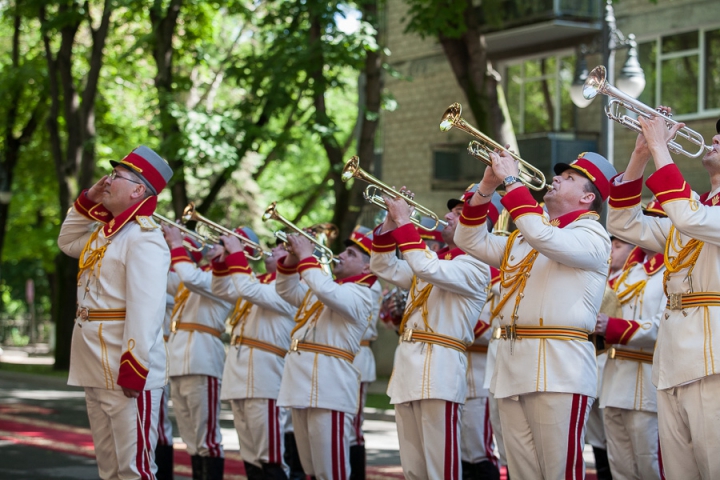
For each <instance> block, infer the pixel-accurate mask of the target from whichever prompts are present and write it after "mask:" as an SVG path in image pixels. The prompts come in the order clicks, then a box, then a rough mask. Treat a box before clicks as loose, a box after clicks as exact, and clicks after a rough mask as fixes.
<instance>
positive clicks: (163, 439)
mask: <svg viewBox="0 0 720 480" xmlns="http://www.w3.org/2000/svg"><path fill="white" fill-rule="evenodd" d="M165 415H166V412H165V390H163V392H162V395H161V396H160V415H159V418H158V445H167V444H168V440H167V435H166V432H165Z"/></svg>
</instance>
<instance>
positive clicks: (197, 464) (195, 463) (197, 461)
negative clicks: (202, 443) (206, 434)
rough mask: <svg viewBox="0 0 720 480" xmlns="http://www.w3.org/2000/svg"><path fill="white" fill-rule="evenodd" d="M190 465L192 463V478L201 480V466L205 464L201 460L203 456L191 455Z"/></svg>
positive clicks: (202, 473) (202, 475) (202, 474)
mask: <svg viewBox="0 0 720 480" xmlns="http://www.w3.org/2000/svg"><path fill="white" fill-rule="evenodd" d="M190 465H192V480H203V478H204V472H203V467H204V466H205V463H204V462H203V457H201V456H200V455H193V456H191V457H190Z"/></svg>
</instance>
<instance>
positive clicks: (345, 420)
mask: <svg viewBox="0 0 720 480" xmlns="http://www.w3.org/2000/svg"><path fill="white" fill-rule="evenodd" d="M290 410H291V412H292V423H293V427H294V428H295V441H296V443H297V449H298V454H299V455H300V462H301V463H302V466H303V470H304V471H305V473H306V474H307V475H310V476H313V477H315V478H316V479H317V480H348V479H349V478H350V434H351V430H352V421H353V416H352V415H348V414H347V413H344V412H338V411H335V410H327V409H324V408H291V409H290Z"/></svg>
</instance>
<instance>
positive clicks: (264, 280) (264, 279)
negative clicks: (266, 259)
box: [257, 272, 277, 284]
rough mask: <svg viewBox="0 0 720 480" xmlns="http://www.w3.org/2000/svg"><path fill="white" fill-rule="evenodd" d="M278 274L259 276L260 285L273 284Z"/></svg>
mask: <svg viewBox="0 0 720 480" xmlns="http://www.w3.org/2000/svg"><path fill="white" fill-rule="evenodd" d="M276 275H277V274H276V272H273V273H263V274H262V275H258V276H257V279H258V280H259V281H260V283H265V284H267V283H272V282H274V281H275V277H276Z"/></svg>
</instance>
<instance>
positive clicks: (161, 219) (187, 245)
mask: <svg viewBox="0 0 720 480" xmlns="http://www.w3.org/2000/svg"><path fill="white" fill-rule="evenodd" d="M152 216H153V218H154V219H155V220H157V221H158V222H160V223H164V224H166V225H170V226H171V227H175V228H177V229H178V230H180V231H181V232H183V233H184V234H185V235H187V236H188V237H192V238H194V239H195V240H197V241H198V243H200V246H199V247H196V246H195V245H193V244H192V243H190V242H187V241H185V240H183V247H185V248H186V249H188V250H190V251H191V252H201V251H202V250H203V248H205V246H206V245H207V244H208V239H207V238H205V237H203V236H202V235H200V234H199V233H198V232H196V231H195V230H190V229H189V228H185V227H183V226H182V225H180V224H178V223H175V222H173V221H172V220H170V219H169V218H167V217H163V216H162V215H160V214H159V213H153V214H152ZM211 243H212V242H211Z"/></svg>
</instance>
